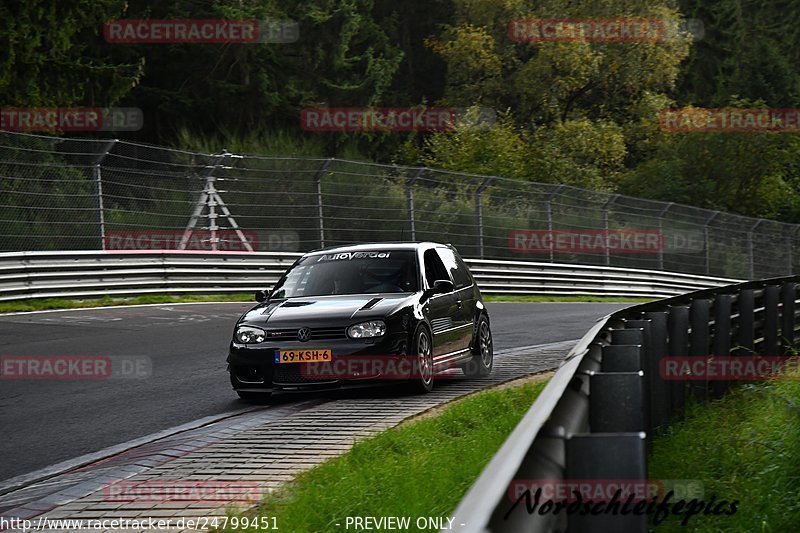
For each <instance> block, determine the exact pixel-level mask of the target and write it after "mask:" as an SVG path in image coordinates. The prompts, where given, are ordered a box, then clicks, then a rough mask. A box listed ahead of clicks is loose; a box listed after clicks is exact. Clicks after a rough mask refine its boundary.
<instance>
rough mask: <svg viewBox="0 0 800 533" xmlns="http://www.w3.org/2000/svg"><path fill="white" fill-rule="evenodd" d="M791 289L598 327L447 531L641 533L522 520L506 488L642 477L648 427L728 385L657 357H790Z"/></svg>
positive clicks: (604, 521)
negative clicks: (675, 368)
mask: <svg viewBox="0 0 800 533" xmlns="http://www.w3.org/2000/svg"><path fill="white" fill-rule="evenodd" d="M798 283H800V276H795V277H786V278H774V279H770V280H763V281H751V282H746V283H741V284H736V285H730V286H726V287H720V288H716V289H707V290H702V291H697V292H693V293H690V294H685V295H681V296H676V297H672V298H668V299H663V300H659V301H656V302H650V303H646V304H641V305H636V306H633V307H629V308H627V309H623V310H621V311H618V312H616V313H613V314H611V315H609V316H607V317H605V318H603V319H601V320H599V321H598V322H597V323H596V324H595V325H594V326H593V327H592V328H591V329H590V330H589V331H588V332H587V333H586V334H585V335H584V336H583V338H582V339H581V340H580V341H579V342H578V344H577V345H576V346H575V347H574V348H573V349H572V351H571V352H570V353H569V355H568V356H567V358H566V359H565V361H564V362H563V363H562V365H561V366H560V367H559V369H558V371H557V372H556V373H555V375H554V376H553V377H552V378H551V379H550V381H549V383H548V384H547V386H546V387H545V389H544V390H543V391H542V393H541V394H540V395H539V397H538V399H537V400H536V402H535V403H534V404H533V405H532V406H531V408H530V410H529V411H528V413H527V414H526V415H525V417H524V418H523V419H522V421H521V422H520V423H519V424H518V425H517V427H516V428H515V429H514V431H513V432H512V434H511V435H510V436H509V437H508V439H507V440H506V441H505V443H504V444H503V445H502V446H501V448H500V449H499V450H498V452H497V453H496V454H495V456H494V457H493V458H492V459H491V461H490V462H489V464H488V465H487V466H486V468H485V469H484V471H483V473H482V474H481V475H480V477H479V478H478V480H477V481H476V482H475V483H474V484H473V486H472V487H471V488H470V490H469V491H468V492H467V494H466V495H465V497H464V498H463V499H462V500H461V503H460V504H459V506H458V508H457V509H456V511H455V513H454V519H455V521H454V523H455V524H459V525H460V524H464V525H465V526H464V527H462V530H464V531H469V532H506V531H509V532H518V531H526V532H544V531H570V532H584V531H587V532H588V531H636V532H639V531H647V529H648V516H647V515H635V514H628V515H627V516H622V515H617V516H614V515H612V514H608V515H606V514H601V515H599V516H593V515H586V516H581V515H579V514H575V515H571V516H569V515H568V513H565V512H562V513H560V514H558V515H555V514H553V513H545V514H544V515H542V514H540V513H539V512H533V513H530V514H529V512H528V510H527V509H526V502H525V501H522V502H521V503H518V505H516V506H514V502H515V500H514V498H513V497H512V496H511V494H512V492H510V491H511V488H512V487H515V486H519V482H526V481H527V482H530V481H531V480H540V481H543V480H547V482H550V481H554V480H555V481H557V480H578V479H580V480H647V479H648V475H647V466H646V465H647V461H646V456H647V451H648V448H649V446H650V438H651V435H652V434H653V430H654V429H655V428H658V427H663V426H665V425H667V424H668V423H669V422H670V420H672V419H674V418H678V417H680V416H681V414H682V413H683V410H684V407H685V404H686V401H687V399H688V398H689V397H691V396H693V397H695V398H699V399H706V398H709V397H716V396H720V395H721V394H723V393H724V392H725V391H726V389H727V388H728V386H730V384H731V382H730V381H688V380H665V379H663V376H662V375H661V374H660V372H659V364H660V362H661V359H662V358H664V357H667V356H668V355H669V356H705V357H708V356H709V355H710V356H714V357H723V356H739V355H742V356H743V355H753V354H765V355H779V354H787V353H789V352H790V350H791V349H792V348H793V347H794V346H795V342H796V341H797V339H798V323H800V319H799V315H798V308H797V302H798V290H797V289H798ZM528 486H530V483H529V484H528ZM514 494H516V493H514Z"/></svg>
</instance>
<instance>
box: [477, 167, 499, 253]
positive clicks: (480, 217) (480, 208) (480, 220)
mask: <svg viewBox="0 0 800 533" xmlns="http://www.w3.org/2000/svg"><path fill="white" fill-rule="evenodd" d="M492 183H494V178H485V179H484V180H483V183H481V184H480V185H479V186H478V189H477V190H476V191H475V217H476V218H477V223H478V257H480V258H481V259H483V204H482V203H481V196H482V195H483V191H485V190H486V188H487V187H488V186H489V185H491V184H492Z"/></svg>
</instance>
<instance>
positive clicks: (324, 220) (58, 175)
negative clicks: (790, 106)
mask: <svg viewBox="0 0 800 533" xmlns="http://www.w3.org/2000/svg"><path fill="white" fill-rule="evenodd" d="M0 191H2V199H0V223H1V224H2V230H1V231H0V251H25V250H82V249H84V250H85V249H110V250H133V249H205V250H209V249H211V250H213V249H216V250H267V251H305V250H309V249H313V248H318V247H324V246H331V245H336V244H344V243H362V242H372V241H394V240H433V241H440V242H450V243H452V244H454V245H455V246H456V247H457V248H458V249H459V251H460V252H461V253H462V255H464V256H466V257H484V258H492V259H523V260H530V261H551V262H560V263H579V264H595V265H609V266H619V267H629V268H646V269H654V270H669V271H676V272H687V273H693V274H708V275H712V276H722V277H730V278H751V279H752V278H763V277H774V276H779V275H787V274H791V273H793V272H794V271H795V265H796V264H798V259H800V240H799V239H798V235H797V233H798V231H797V230H798V229H800V226H798V225H792V224H784V223H779V222H775V221H770V220H761V219H753V218H748V217H742V216H738V215H732V214H730V213H723V212H717V211H710V210H704V209H698V208H695V207H689V206H685V205H680V204H673V203H665V202H658V201H652V200H644V199H640V198H631V197H626V196H621V195H614V194H608V193H603V192H597V191H589V190H584V189H578V188H574V187H569V186H566V185H553V184H542V183H534V182H526V181H519V180H510V179H504V178H501V177H490V176H476V175H470V174H463V173H456V172H446V171H441V170H434V169H425V168H413V167H403V166H395V165H380V164H375V163H365V162H356V161H343V160H339V159H322V158H299V157H273V156H258V155H238V154H230V153H227V152H223V153H220V154H204V153H198V152H190V151H183V150H174V149H168V148H163V147H158V146H151V145H145V144H138V143H132V142H126V141H114V140H95V139H92V140H90V139H66V138H61V137H49V136H41V135H28V134H19V133H9V132H0Z"/></svg>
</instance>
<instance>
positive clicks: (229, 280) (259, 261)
mask: <svg viewBox="0 0 800 533" xmlns="http://www.w3.org/2000/svg"><path fill="white" fill-rule="evenodd" d="M300 255H301V254H298V253H291V252H241V253H240V252H214V253H212V252H196V251H181V252H179V251H149V250H148V251H126V252H101V251H83V250H81V251H57V252H9V253H0V301H7V300H19V299H26V298H59V297H63V298H92V297H101V296H131V295H141V294H155V293H158V294H165V293H166V294H169V293H207V294H212V293H215V294H216V293H237V292H253V291H256V290H259V289H264V288H269V287H271V286H272V285H273V284H274V283H275V282H276V281H277V280H278V278H279V277H280V275H281V274H282V273H283V272H284V271H285V270H286V268H288V267H289V266H290V265H291V264H292V263H293V262H294V261H295V259H297V258H298V257H300ZM466 262H467V263H468V264H469V266H470V268H471V270H472V272H473V274H474V276H475V278H476V280H477V282H478V285H479V286H480V287H481V290H482V291H483V292H485V293H487V294H549V295H597V296H620V297H631V296H634V297H651V298H660V297H666V296H672V295H676V294H682V293H685V292H687V291H692V290H697V289H701V288H708V287H716V286H721V285H725V284H727V283H730V282H732V281H736V280H728V279H723V278H712V277H705V276H694V275H691V274H680V273H673V272H660V271H652V270H634V269H625V268H616V267H599V266H584V265H568V264H558V263H537V262H524V261H493V260H483V259H466Z"/></svg>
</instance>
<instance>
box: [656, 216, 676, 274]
mask: <svg viewBox="0 0 800 533" xmlns="http://www.w3.org/2000/svg"><path fill="white" fill-rule="evenodd" d="M673 205H675V202H670V203H668V204H667V205H665V206H664V209H662V210H661V211H660V212H659V213H658V236H659V238H660V239H661V248H659V249H658V268H659V270H664V215H666V214H667V211H669V208H670V207H672V206H673Z"/></svg>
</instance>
